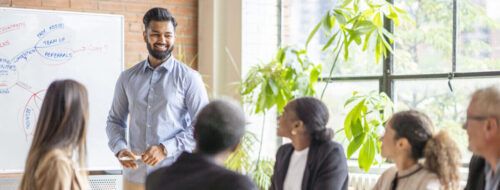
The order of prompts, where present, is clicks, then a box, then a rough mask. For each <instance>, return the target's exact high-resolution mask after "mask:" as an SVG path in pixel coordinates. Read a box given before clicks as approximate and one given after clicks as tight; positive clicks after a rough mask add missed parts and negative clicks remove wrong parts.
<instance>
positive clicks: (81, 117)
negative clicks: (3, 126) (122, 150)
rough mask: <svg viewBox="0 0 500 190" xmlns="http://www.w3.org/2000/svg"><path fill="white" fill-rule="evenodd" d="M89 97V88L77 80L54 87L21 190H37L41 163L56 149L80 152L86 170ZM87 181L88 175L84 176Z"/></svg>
mask: <svg viewBox="0 0 500 190" xmlns="http://www.w3.org/2000/svg"><path fill="white" fill-rule="evenodd" d="M87 121H88V96H87V90H86V89H85V87H84V86H83V85H82V84H80V83H78V82H76V81H74V80H58V81H54V82H52V83H51V84H50V86H49V88H48V89H47V93H46V94H45V98H44V100H43V104H42V109H41V111H40V115H39V116H38V121H37V124H36V129H35V135H34V136H33V141H32V143H31V147H30V150H29V153H28V158H27V160H26V165H25V168H24V174H23V178H22V180H21V185H20V189H21V190H32V189H36V187H34V186H35V182H36V179H35V172H36V170H37V168H38V164H39V162H40V160H41V159H42V158H43V157H44V156H45V155H46V154H47V153H49V152H50V151H52V150H54V149H61V150H68V151H70V152H71V153H73V152H75V150H76V152H77V155H76V157H77V159H78V163H79V165H80V167H81V168H83V166H84V163H85V156H86V151H87V147H86V133H87ZM82 175H83V176H84V177H85V173H83V172H82Z"/></svg>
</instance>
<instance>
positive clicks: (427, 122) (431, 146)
mask: <svg viewBox="0 0 500 190" xmlns="http://www.w3.org/2000/svg"><path fill="white" fill-rule="evenodd" d="M389 122H390V124H391V125H390V126H392V128H393V129H394V131H395V133H396V135H395V136H396V139H399V138H406V139H407V140H408V142H409V143H410V145H411V152H410V154H411V157H412V158H413V159H414V160H418V159H420V158H425V164H424V165H425V167H426V168H427V169H428V170H429V171H431V172H433V173H435V174H436V175H437V176H438V178H439V180H440V182H441V185H442V186H443V189H446V190H448V189H456V188H458V185H459V171H458V168H459V164H460V151H459V149H458V146H457V144H456V143H455V141H453V140H452V139H451V138H450V137H449V136H448V134H447V133H446V132H444V131H441V132H439V133H438V134H435V133H434V126H433V124H432V121H431V119H430V118H429V117H428V116H427V115H425V114H424V113H422V112H419V111H416V110H409V111H401V112H398V113H396V114H394V115H393V116H392V117H391V119H390V121H389Z"/></svg>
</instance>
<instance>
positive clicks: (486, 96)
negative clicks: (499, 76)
mask: <svg viewBox="0 0 500 190" xmlns="http://www.w3.org/2000/svg"><path fill="white" fill-rule="evenodd" d="M471 101H474V103H475V106H477V107H479V108H481V110H483V111H482V112H483V114H487V115H488V116H494V117H496V118H497V119H500V85H498V84H495V85H491V86H488V87H485V88H480V89H478V90H476V91H475V92H474V93H473V94H472V100H471Z"/></svg>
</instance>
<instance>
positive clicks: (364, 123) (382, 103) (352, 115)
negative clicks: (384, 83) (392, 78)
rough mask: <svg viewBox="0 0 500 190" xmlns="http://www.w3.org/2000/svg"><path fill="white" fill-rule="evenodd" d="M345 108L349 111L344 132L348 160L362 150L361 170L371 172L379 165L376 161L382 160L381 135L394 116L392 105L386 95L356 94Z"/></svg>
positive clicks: (360, 156) (360, 154)
mask: <svg viewBox="0 0 500 190" xmlns="http://www.w3.org/2000/svg"><path fill="white" fill-rule="evenodd" d="M344 107H345V108H350V110H349V112H348V114H347V116H346V118H345V120H344V132H345V135H346V137H347V139H348V140H349V146H348V147H347V158H351V156H352V155H353V154H354V153H356V152H357V151H358V150H359V157H358V165H359V168H361V169H363V170H365V171H368V170H369V169H370V167H371V166H372V165H374V164H376V163H378V162H377V160H381V158H380V144H381V143H380V136H381V135H382V134H380V133H381V131H383V125H384V123H385V122H386V121H387V119H388V118H389V116H390V115H391V114H392V110H393V103H392V101H391V100H390V98H389V97H388V96H387V95H386V94H385V93H380V94H379V93H378V92H371V93H369V94H358V93H357V92H354V93H353V95H352V97H351V98H349V99H348V100H347V101H346V103H345V105H344ZM376 157H379V158H376Z"/></svg>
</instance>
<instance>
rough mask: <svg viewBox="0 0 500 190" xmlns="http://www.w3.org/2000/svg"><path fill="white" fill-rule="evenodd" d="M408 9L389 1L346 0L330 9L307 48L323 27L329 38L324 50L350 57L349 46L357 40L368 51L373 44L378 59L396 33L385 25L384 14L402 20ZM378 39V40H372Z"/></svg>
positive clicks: (312, 35)
mask: <svg viewBox="0 0 500 190" xmlns="http://www.w3.org/2000/svg"><path fill="white" fill-rule="evenodd" d="M405 14H406V12H405V11H404V10H402V9H400V8H398V7H395V6H394V5H392V4H390V3H388V2H386V1H369V0H365V1H361V0H345V1H343V2H342V1H341V3H340V4H339V5H338V6H336V7H335V8H333V9H331V10H330V11H328V12H327V13H326V14H325V15H324V16H323V17H322V19H321V21H320V22H319V23H318V24H317V25H316V26H315V27H314V29H313V30H312V31H311V33H310V34H309V37H308V38H307V42H306V48H307V46H308V45H309V43H310V41H311V40H312V39H313V37H314V36H315V35H316V34H317V33H318V32H319V31H320V29H322V31H323V32H324V33H325V34H326V37H327V38H328V39H329V40H328V42H327V43H326V44H325V45H324V46H323V49H322V51H327V50H332V53H333V54H340V52H342V53H343V59H344V60H347V59H349V49H350V46H351V45H352V44H353V42H354V44H356V45H358V46H362V47H363V48H362V50H363V51H366V50H367V49H368V47H369V46H370V43H373V42H375V43H374V44H371V45H373V46H374V47H375V48H374V55H375V60H376V63H379V62H380V61H381V60H382V58H383V57H386V56H387V53H388V52H392V47H391V44H392V42H393V39H394V36H393V35H392V34H391V33H390V32H389V31H387V30H386V29H385V28H384V22H383V21H384V16H385V17H387V18H388V19H390V20H392V21H394V23H396V24H399V23H400V20H401V19H402V18H406V17H405ZM373 39H375V40H373Z"/></svg>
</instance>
